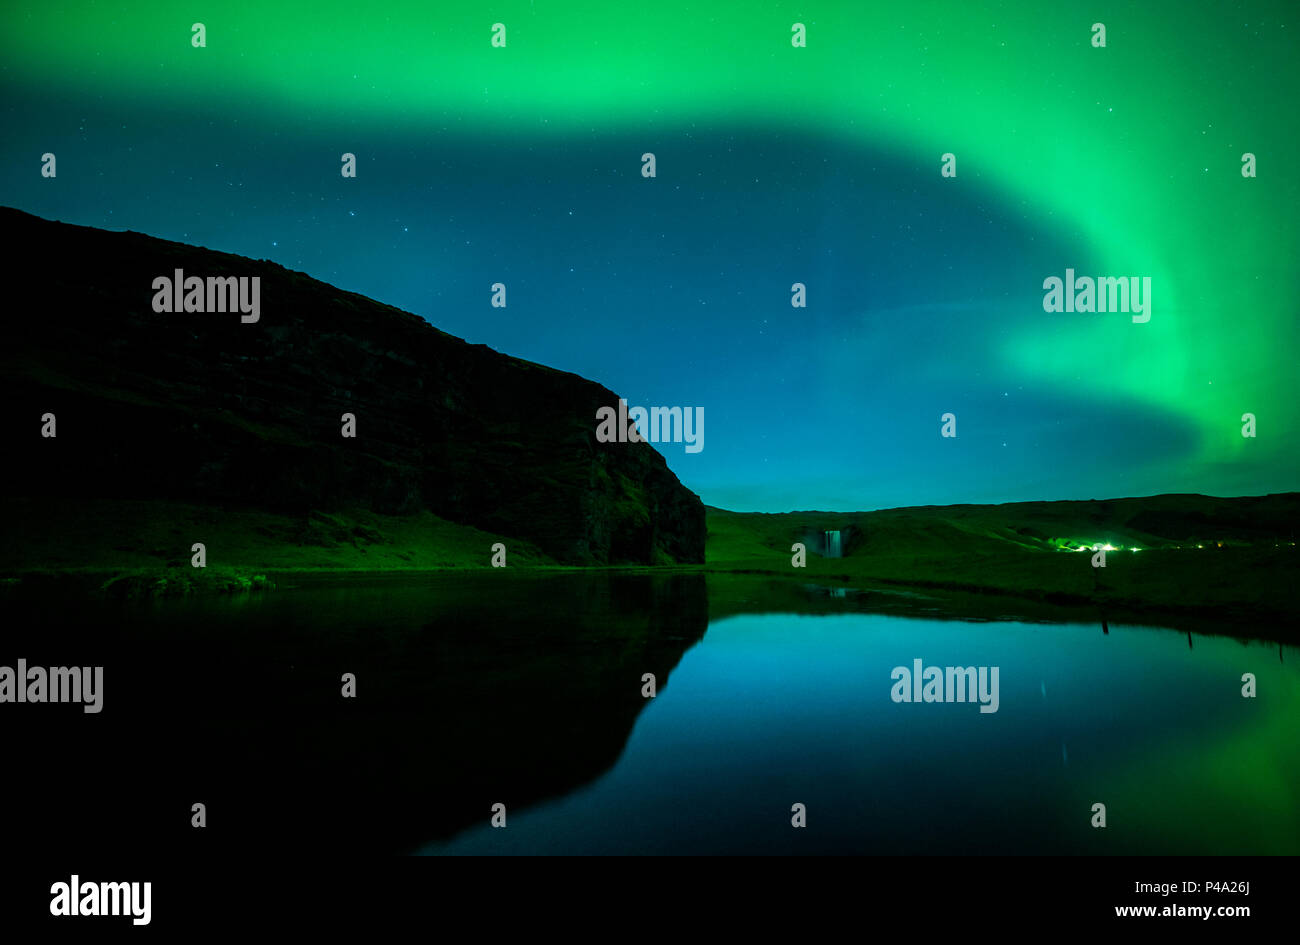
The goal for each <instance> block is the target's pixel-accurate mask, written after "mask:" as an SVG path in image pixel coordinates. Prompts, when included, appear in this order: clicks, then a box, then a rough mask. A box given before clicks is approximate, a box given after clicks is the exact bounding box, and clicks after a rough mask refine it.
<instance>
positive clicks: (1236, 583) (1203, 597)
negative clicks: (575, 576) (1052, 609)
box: [706, 496, 1300, 618]
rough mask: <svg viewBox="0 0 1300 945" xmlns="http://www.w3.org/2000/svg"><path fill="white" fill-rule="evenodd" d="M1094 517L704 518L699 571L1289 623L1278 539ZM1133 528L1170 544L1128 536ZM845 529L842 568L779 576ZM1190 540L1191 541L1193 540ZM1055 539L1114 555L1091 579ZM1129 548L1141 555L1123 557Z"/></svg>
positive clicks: (968, 513) (1135, 504)
mask: <svg viewBox="0 0 1300 945" xmlns="http://www.w3.org/2000/svg"><path fill="white" fill-rule="evenodd" d="M1166 500H1167V501H1166ZM1210 501H1213V502H1221V501H1222V500H1210ZM1096 505H1110V506H1112V508H1111V509H1110V511H1109V512H1108V513H1106V512H1103V513H1102V514H1100V515H1099V514H1098V511H1099V510H1098V509H1097V508H1095V507H1093V506H1094V504H1090V503H1065V502H1052V503H1047V502H1043V503H1017V504H1015V505H1006V506H948V507H925V508H916V509H891V510H887V511H881V512H868V513H850V514H837V513H825V512H807V513H786V514H780V515H763V514H743V513H734V512H726V511H723V510H720V509H710V510H709V519H708V522H709V544H708V557H707V565H706V566H707V567H708V568H709V569H711V570H718V571H742V570H745V571H762V572H770V573H773V574H783V573H788V574H794V575H800V576H802V577H804V579H806V580H813V581H817V580H821V581H847V582H850V583H853V584H857V585H866V586H869V585H871V584H896V585H912V586H918V587H932V588H948V589H954V590H965V591H980V592H995V593H1006V594H1013V595H1016V596H1020V597H1027V598H1033V599H1037V600H1045V601H1050V602H1058V603H1084V602H1088V603H1093V602H1098V603H1102V604H1110V605H1113V606H1116V607H1120V606H1126V607H1132V608H1142V609H1149V608H1153V607H1154V608H1157V609H1165V610H1181V609H1204V608H1213V609H1216V610H1220V611H1222V612H1223V613H1224V614H1225V615H1229V616H1246V615H1252V614H1253V615H1260V616H1262V617H1266V618H1272V617H1274V616H1278V615H1292V616H1294V615H1295V614H1296V611H1297V604H1296V601H1295V597H1294V594H1293V591H1292V583H1293V582H1294V580H1295V576H1296V574H1297V566H1298V565H1300V550H1298V549H1297V548H1296V546H1295V545H1294V544H1293V543H1292V540H1291V534H1290V532H1289V531H1288V530H1287V528H1286V527H1284V526H1280V527H1279V528H1277V529H1275V531H1276V532H1278V534H1277V535H1275V536H1274V537H1272V538H1269V537H1265V536H1264V535H1262V534H1261V533H1259V532H1258V530H1257V527H1256V526H1255V525H1254V524H1252V523H1249V522H1247V523H1244V524H1243V523H1242V522H1237V521H1226V520H1223V519H1219V520H1216V518H1215V517H1214V516H1212V515H1204V514H1202V513H1203V511H1204V509H1205V500H1204V499H1203V497H1194V496H1170V497H1158V498H1157V499H1153V500H1119V501H1117V502H1115V503H1098V504H1096ZM1115 506H1118V508H1115ZM1153 508H1154V509H1155V513H1154V514H1153V512H1152V509H1153ZM1135 518H1136V519H1137V521H1138V522H1139V523H1141V524H1144V525H1146V524H1150V525H1155V524H1159V526H1160V527H1161V529H1162V530H1163V531H1166V532H1173V533H1175V534H1178V535H1179V536H1180V537H1178V538H1170V537H1167V536H1160V535H1155V534H1152V533H1151V532H1149V531H1144V530H1143V529H1141V528H1137V527H1133V526H1132V525H1130V524H1128V523H1129V522H1131V521H1132V520H1133V519H1135ZM850 525H852V526H856V527H857V528H858V529H859V530H860V532H861V536H860V539H859V540H858V541H857V542H856V543H851V544H850V545H849V547H848V548H847V549H846V556H845V557H843V558H822V557H820V556H819V555H817V554H814V553H811V552H810V553H809V554H808V556H807V566H806V567H805V568H802V569H796V568H794V567H792V566H791V563H790V561H791V550H790V548H791V545H792V544H793V543H794V542H796V541H801V540H806V536H807V533H808V531H809V530H813V531H820V530H824V529H832V528H833V529H841V530H845V529H847V527H848V526H850ZM1198 530H1199V532H1200V533H1203V534H1201V535H1200V536H1199V538H1198ZM1184 534H1186V535H1187V536H1188V537H1182V536H1183V535H1184ZM1208 536H1214V537H1213V538H1211V537H1208ZM1061 539H1068V540H1070V541H1071V542H1072V543H1082V542H1083V541H1087V542H1093V541H1095V542H1100V543H1110V544H1112V545H1115V546H1116V547H1121V548H1123V549H1124V550H1119V551H1113V552H1110V553H1108V554H1107V555H1106V567H1105V568H1104V569H1103V568H1093V567H1092V565H1091V559H1092V555H1091V554H1090V553H1086V552H1074V551H1062V550H1059V548H1060V547H1061V545H1062V544H1064V542H1062V541H1061ZM1220 541H1222V546H1220ZM1198 544H1199V545H1200V546H1201V547H1199V548H1198V547H1197V545H1198ZM1134 546H1136V547H1138V548H1140V549H1141V550H1140V551H1137V552H1133V551H1130V550H1128V549H1129V548H1131V547H1134Z"/></svg>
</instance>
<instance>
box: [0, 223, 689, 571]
mask: <svg viewBox="0 0 1300 945" xmlns="http://www.w3.org/2000/svg"><path fill="white" fill-rule="evenodd" d="M0 232H3V233H4V234H5V236H6V237H7V240H6V241H7V242H8V244H9V246H11V247H12V249H10V250H8V251H7V254H8V257H9V258H8V263H9V268H10V272H11V273H12V274H13V276H12V278H11V293H10V296H9V301H10V302H11V303H12V304H11V305H10V306H8V315H7V318H6V319H5V322H6V324H5V334H6V336H7V339H8V340H7V343H6V344H5V345H4V350H3V352H0V389H3V391H4V394H5V396H6V398H7V404H8V409H9V410H10V411H11V412H10V421H11V424H10V425H11V427H12V428H13V429H12V432H11V443H12V444H14V446H13V449H12V452H11V458H10V461H9V463H7V464H6V465H7V467H8V468H7V470H6V479H7V480H8V492H9V494H10V495H20V496H36V497H48V498H50V499H51V500H54V501H60V502H71V503H75V502H76V501H77V499H78V498H83V497H95V498H104V497H117V498H142V497H148V498H166V499H178V500H184V501H189V502H197V503H213V504H219V505H232V506H242V507H253V508H263V509H267V510H271V511H278V512H291V513H298V512H306V511H309V510H325V511H328V510H332V509H339V508H367V509H372V510H374V511H377V512H384V513H389V514H404V513H409V512H414V511H417V510H419V509H421V508H425V509H428V510H429V511H431V512H433V513H434V514H436V515H438V516H440V517H442V518H445V519H448V520H450V521H453V522H460V523H464V524H468V525H474V526H476V527H478V528H481V529H484V530H485V531H490V532H494V533H497V534H502V535H508V536H512V537H518V538H521V539H525V540H528V541H530V542H532V543H533V544H535V545H536V546H537V547H538V548H540V549H541V550H542V551H544V552H546V553H547V554H549V555H551V556H552V557H554V558H555V559H557V560H559V561H563V562H568V563H575V564H605V563H622V562H631V563H665V562H699V561H703V558H704V538H705V524H704V507H703V505H702V503H701V502H700V500H699V498H698V497H697V496H695V495H694V494H693V493H691V492H690V491H689V490H687V489H686V488H685V487H683V486H682V485H681V483H680V482H678V480H677V477H676V476H674V475H673V473H672V472H671V471H670V470H669V469H668V467H667V465H666V464H665V462H664V460H663V457H662V456H660V455H659V454H658V453H657V452H656V451H655V450H654V449H653V448H652V447H650V446H649V445H647V444H644V443H599V442H597V441H596V437H595V429H596V419H595V418H596V412H597V410H598V409H599V408H600V407H602V406H615V405H617V403H618V398H617V396H616V395H615V394H614V393H612V392H611V391H609V390H606V389H605V388H603V387H601V386H600V385H598V384H595V383H592V382H590V381H587V380H584V379H583V378H580V377H578V376H576V375H573V374H566V373H563V372H560V371H556V370H552V369H550V368H546V367H542V366H541V365H537V364H532V363H530V362H527V361H521V360H519V359H516V358H511V357H507V356H505V355H502V354H499V353H497V352H495V351H493V350H491V349H489V348H487V347H486V346H483V345H471V344H468V343H466V342H464V341H462V340H460V339H458V338H454V337H452V336H450V335H447V334H445V333H443V332H440V331H438V330H437V329H435V328H433V327H432V326H430V325H429V324H428V323H427V322H425V321H424V320H423V319H421V318H419V317H417V316H415V315H412V314H409V313H407V312H403V311H400V310H398V309H395V308H392V307H391V306H387V305H383V304H380V303H378V302H374V301H372V300H370V299H367V298H364V297H363V296H359V295H355V294H353V293H350V292H344V291H342V290H339V289H336V288H334V287H333V286H330V285H326V284H325V283H322V282H317V281H316V280H314V279H311V278H309V277H307V276H306V275H304V274H302V273H297V272H293V271H290V270H287V269H284V268H283V267H281V266H278V265H276V264H274V263H270V262H265V261H256V260H251V259H246V258H244V257H241V256H234V255H230V254H226V253H217V252H213V251H210V250H205V249H200V248H197V247H193V246H188V245H185V244H182V243H173V242H168V241H164V240H158V239H153V238H151V237H147V236H143V235H140V234H136V233H110V232H107V231H103V230H96V229H92V228H87V227H78V226H71V225H67V224H61V223H53V222H50V221H46V220H42V219H40V218H37V217H33V216H30V215H28V214H25V213H22V212H19V211H16V210H11V209H0ZM178 269H180V270H183V271H184V274H185V276H186V277H187V278H188V277H190V276H199V277H203V278H206V277H209V276H213V277H225V276H235V277H241V276H243V277H252V276H258V277H260V317H259V319H258V321H257V322H255V323H251V324H246V323H243V322H242V321H241V315H240V313H239V312H237V311H236V312H161V313H159V312H155V311H154V310H153V299H154V294H155V292H154V289H153V283H154V280H155V279H156V278H157V277H160V276H167V277H169V278H171V277H173V275H174V271H175V270H178ZM46 413H53V414H55V415H56V418H57V437H56V438H55V439H53V440H49V439H42V438H41V436H40V418H41V417H42V415H43V414H46ZM344 413H351V414H354V415H355V418H356V421H355V422H356V434H357V435H356V437H355V438H352V439H348V438H344V437H343V436H342V435H341V429H342V426H343V424H342V421H341V419H340V418H341V416H342V414H344ZM29 437H30V440H29V439H28V438H29ZM485 552H486V550H485Z"/></svg>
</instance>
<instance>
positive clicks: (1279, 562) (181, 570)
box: [0, 496, 1300, 620]
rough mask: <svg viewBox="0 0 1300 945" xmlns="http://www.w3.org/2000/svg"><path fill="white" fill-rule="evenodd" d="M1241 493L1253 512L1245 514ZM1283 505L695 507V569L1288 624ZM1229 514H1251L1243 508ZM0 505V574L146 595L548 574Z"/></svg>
mask: <svg viewBox="0 0 1300 945" xmlns="http://www.w3.org/2000/svg"><path fill="white" fill-rule="evenodd" d="M1252 501H1255V502H1266V503H1267V504H1266V505H1262V506H1261V505H1256V506H1254V507H1251V506H1250V505H1249V503H1250V502H1252ZM1297 502H1300V496H1283V497H1270V499H1268V500H1233V501H1229V500H1220V499H1207V498H1206V497H1201V496H1160V497H1154V498H1151V499H1133V500H1114V501H1112V502H1104V503H1087V502H1041V503H1017V504H1014V505H1004V506H946V507H924V508H913V509H892V510H886V511H880V512H866V513H848V514H841V513H828V512H797V513H786V514H780V515H765V514H745V513H734V512H726V511H723V510H720V509H709V512H708V528H709V541H708V550H707V560H706V564H705V565H704V566H703V570H707V571H711V572H751V573H752V572H759V573H763V574H769V575H772V576H774V577H776V578H780V579H789V580H792V581H798V582H805V583H806V582H822V583H847V584H850V585H853V586H857V587H872V586H875V587H881V586H912V587H919V588H931V589H944V590H947V591H965V592H976V593H983V594H987V593H997V594H1010V595H1015V596H1017V597H1020V598H1026V599H1033V600H1036V601H1045V602H1048V603H1056V604H1079V603H1089V604H1092V603H1101V604H1103V605H1107V606H1114V607H1116V608H1124V607H1128V608H1133V609H1141V610H1144V611H1149V610H1152V609H1155V610H1165V611H1179V610H1184V611H1185V610H1201V611H1205V610H1207V609H1208V610H1209V611H1212V612H1218V613H1222V614H1223V615H1224V616H1227V617H1231V618H1233V619H1238V620H1240V619H1254V618H1259V619H1264V620H1274V619H1275V618H1277V617H1279V616H1283V617H1285V616H1289V617H1294V616H1296V615H1297V603H1296V599H1295V595H1294V594H1293V587H1292V585H1293V582H1294V579H1295V576H1296V574H1297V565H1298V564H1300V551H1298V550H1297V548H1296V547H1295V545H1293V544H1291V540H1292V539H1293V537H1294V536H1293V535H1291V533H1290V532H1289V531H1288V529H1289V528H1290V527H1291V526H1290V525H1289V524H1288V523H1290V522H1292V521H1294V519H1293V517H1292V515H1291V512H1290V510H1291V509H1292V508H1293V507H1294V506H1295V505H1296V504H1297ZM1243 508H1248V509H1249V508H1253V511H1249V514H1246V513H1243V512H1242V511H1241V510H1242V509H1243ZM0 509H2V514H3V515H4V517H5V521H6V522H7V523H8V526H9V527H8V528H7V531H8V532H9V535H10V537H11V540H9V541H7V542H6V543H4V545H3V546H0V575H6V574H7V575H22V574H31V573H35V574H41V573H55V574H67V573H70V572H71V573H76V574H82V575H87V576H93V577H96V578H98V579H100V580H105V579H109V578H113V577H118V578H121V577H123V576H125V577H126V578H128V579H132V580H135V581H136V582H137V584H139V583H141V582H143V583H144V584H145V585H147V586H145V587H143V588H137V590H141V589H142V590H143V591H145V592H151V593H172V592H184V591H188V590H192V589H194V588H195V587H196V586H210V587H213V588H215V589H239V588H242V587H246V586H248V585H249V580H250V578H255V577H257V576H258V575H271V576H274V575H275V574H277V573H284V572H295V571H305V570H310V571H328V570H340V571H350V572H356V571H402V570H409V571H423V570H432V569H447V568H453V569H459V568H486V567H489V566H490V559H491V547H492V545H493V544H494V543H495V542H497V541H501V542H503V543H504V544H505V545H506V547H507V549H508V564H509V565H510V566H511V567H513V568H552V567H557V565H556V564H555V562H554V561H552V560H551V559H549V558H547V557H546V556H545V555H543V554H541V553H540V552H539V551H537V549H536V548H534V547H532V546H530V545H528V544H526V543H524V542H521V541H517V540H515V539H511V538H508V537H503V536H499V535H493V534H489V533H487V532H483V531H480V530H478V529H475V528H471V527H468V526H463V525H457V524H453V523H451V522H446V521H443V520H441V519H438V518H436V517H435V516H433V515H430V514H428V513H424V514H421V515H418V516H412V517H393V516H384V515H377V514H374V513H371V512H366V511H356V512H347V513H337V514H329V515H326V514H323V513H312V514H310V515H304V516H298V517H292V516H285V515H276V514H270V513H266V512H260V511H253V510H238V509H215V508H209V507H204V506H196V505H188V504H184V503H174V502H158V501H134V500H121V501H107V500H105V501H95V502H87V503H81V504H79V505H78V506H77V508H76V509H75V510H71V509H67V508H63V507H60V506H49V505H46V504H35V503H32V502H30V501H27V500H22V499H6V500H4V501H3V503H2V505H0ZM831 528H834V529H842V530H845V532H846V534H847V535H849V536H850V540H849V542H848V545H847V547H846V556H845V557H843V558H835V559H827V558H822V557H820V556H819V555H817V554H815V553H813V552H812V551H810V552H809V554H808V556H807V566H806V567H805V568H794V567H792V566H791V563H790V559H791V551H790V546H791V544H792V543H793V542H795V541H801V540H809V538H810V535H811V534H812V533H817V532H820V531H822V530H825V529H831ZM850 528H852V529H854V530H855V532H849V531H848V530H849V529H850ZM1151 529H1156V530H1158V531H1159V532H1162V533H1163V534H1156V533H1154V532H1153V531H1151ZM1269 531H1271V532H1272V533H1273V534H1272V535H1271V536H1269V535H1267V534H1266V533H1267V532H1269ZM1171 535H1173V536H1176V537H1170V536H1171ZM14 539H16V540H14ZM1063 540H1068V542H1073V543H1076V544H1077V543H1082V542H1088V543H1091V542H1093V541H1100V542H1110V543H1112V544H1114V545H1116V546H1120V547H1123V548H1125V549H1127V548H1129V547H1132V546H1137V547H1139V548H1141V549H1142V550H1141V551H1139V552H1132V551H1129V550H1121V551H1114V552H1111V553H1109V554H1108V555H1107V562H1106V564H1107V566H1106V568H1104V569H1094V568H1093V567H1092V566H1091V557H1092V555H1091V554H1089V553H1081V552H1070V551H1062V550H1059V549H1060V547H1061V546H1062V544H1065V543H1066V541H1063ZM196 541H202V542H203V543H204V544H205V545H206V547H207V559H208V567H207V568H206V569H203V570H200V569H194V568H191V567H190V566H189V560H190V545H191V544H192V543H193V542H196ZM1219 541H1222V542H1223V547H1220V545H1219ZM1197 544H1200V545H1202V546H1203V547H1201V548H1197V547H1196V545H1197ZM810 547H812V546H811V545H810ZM678 570H682V569H678ZM686 570H696V568H687V569H686Z"/></svg>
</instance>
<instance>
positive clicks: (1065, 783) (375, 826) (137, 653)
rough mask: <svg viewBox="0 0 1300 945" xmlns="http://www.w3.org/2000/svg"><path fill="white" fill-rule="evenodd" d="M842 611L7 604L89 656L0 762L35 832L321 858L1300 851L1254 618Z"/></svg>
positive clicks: (447, 592) (28, 715) (816, 596)
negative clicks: (1158, 622)
mask: <svg viewBox="0 0 1300 945" xmlns="http://www.w3.org/2000/svg"><path fill="white" fill-rule="evenodd" d="M286 584H294V585H297V586H285V585H286ZM844 593H845V592H844V591H843V590H837V591H834V592H828V591H827V590H826V589H823V588H816V587H810V586H809V587H805V586H801V585H798V584H794V583H791V582H777V581H773V580H770V579H762V578H757V577H748V578H746V577H727V576H710V577H708V578H707V579H706V578H705V577H704V576H701V575H698V574H677V575H667V576H659V575H645V574H619V573H584V574H549V575H548V574H536V573H535V574H526V573H525V574H516V575H509V576H505V575H496V574H492V573H490V572H489V573H484V572H476V573H467V574H439V575H432V576H429V575H423V576H419V577H413V576H401V575H396V576H388V577H383V578H367V579H365V580H355V579H348V580H342V579H337V578H334V579H321V578H302V579H288V580H283V579H282V581H281V587H279V588H277V589H276V590H274V591H271V592H268V593H265V594H255V595H244V596H240V597H221V598H193V599H180V600H164V601H147V602H134V603H132V602H121V603H113V602H104V601H96V600H93V599H88V598H81V597H78V596H77V595H75V594H69V595H66V596H64V595H56V596H54V597H51V596H50V595H44V596H42V597H41V598H40V599H35V598H32V597H31V596H30V595H24V594H23V593H21V592H17V591H13V590H10V591H7V592H6V593H5V595H4V597H3V598H0V604H3V608H4V611H5V613H6V614H7V615H8V618H9V619H7V620H6V621H5V622H6V625H7V627H8V628H9V629H8V630H7V631H6V633H5V637H4V641H5V644H6V645H5V652H4V653H3V654H0V664H4V665H13V664H14V661H15V660H16V659H18V658H20V657H21V658H25V659H26V660H27V662H28V663H29V664H42V665H89V664H94V665H103V666H104V667H105V672H104V676H105V683H104V689H105V693H104V711H103V712H102V713H100V714H99V715H84V714H82V713H81V712H80V710H79V709H75V708H74V707H70V706H33V705H20V706H14V705H7V706H4V707H3V713H2V714H0V729H2V731H3V733H4V735H5V739H6V743H7V747H6V752H7V753H9V754H10V756H11V757H14V758H16V759H20V760H21V762H22V768H21V770H23V771H26V772H28V773H29V774H30V773H38V774H39V776H37V777H28V776H24V777H20V778H15V779H14V783H13V785H12V786H13V788H14V790H13V791H11V792H10V796H9V798H8V804H9V805H10V807H11V809H15V805H16V809H18V810H26V811H27V812H28V813H29V814H30V815H31V816H30V817H28V818H24V825H23V826H21V827H20V829H19V836H18V838H17V839H18V840H19V841H22V840H24V839H30V840H31V841H32V842H37V839H38V838H43V841H48V840H50V839H52V838H54V839H58V838H62V839H63V841H64V842H66V843H67V844H69V845H70V846H71V847H72V848H73V849H76V848H78V847H79V846H81V847H85V848H88V849H89V848H98V847H97V844H98V843H100V842H115V841H119V840H120V841H125V840H127V839H129V840H130V842H131V843H132V845H133V847H134V848H136V849H151V848H156V849H168V850H173V849H174V850H178V851H179V850H195V849H206V850H213V851H215V850H220V849H228V850H236V849H242V850H245V851H248V850H250V849H267V850H277V849H283V850H297V851H302V850H318V851H320V852H321V853H322V855H347V854H350V853H354V852H392V853H426V854H478V853H525V854H533V853H757V854H768V853H771V854H780V853H887V854H897V853H961V854H988V853H1015V854H1042V853H1066V854H1072V853H1098V854H1110V853H1122V854H1131V853H1138V854H1181V853H1213V854H1225V853H1243V854H1245V853H1291V854H1294V853H1297V852H1300V738H1298V737H1297V721H1298V720H1300V652H1297V649H1296V648H1295V647H1292V646H1280V645H1279V644H1278V643H1276V642H1269V641H1268V640H1267V637H1268V635H1269V634H1268V628H1266V627H1261V628H1260V630H1259V636H1260V637H1261V638H1262V639H1259V640H1241V639H1234V638H1231V637H1226V636H1214V635H1207V634H1204V633H1198V632H1192V633H1190V634H1189V633H1188V632H1187V631H1185V630H1173V629H1163V628H1159V627H1150V626H1136V625H1132V624H1124V623H1115V622H1111V623H1109V625H1108V626H1107V627H1106V629H1105V630H1104V631H1103V628H1102V625H1101V622H1100V621H1099V620H1094V619H1092V617H1091V616H1089V615H1084V614H1079V615H1077V617H1078V619H1077V622H1076V621H1075V620H1065V619H1061V620H1057V621H1055V622H1031V621H1027V620H1024V619H989V615H988V614H987V613H985V614H982V615H981V617H980V619H978V620H971V619H963V615H962V613H960V612H954V609H953V608H952V606H951V605H948V604H943V603H940V602H938V601H934V600H930V599H927V598H925V597H923V596H919V595H901V594H900V595H885V594H866V595H858V594H854V593H852V592H849V593H848V595H847V596H844V597H840V596H838V595H840V594H844ZM957 610H958V611H959V610H960V608H958V609H957ZM917 659H919V660H921V661H922V662H923V664H924V665H925V666H927V667H929V666H939V667H948V666H963V667H965V666H976V667H997V668H998V703H997V704H998V708H997V711H996V712H987V713H981V712H980V711H979V706H978V704H976V703H974V702H965V703H944V702H935V703H899V702H895V701H894V700H893V699H892V698H891V690H892V689H893V688H894V680H893V678H891V672H892V671H893V669H894V668H895V667H899V666H905V667H908V668H909V669H910V668H911V667H912V666H913V661H914V660H917ZM344 673H352V674H354V675H355V677H356V698H354V699H345V698H343V697H342V696H341V685H342V684H341V679H342V675H343V674H344ZM645 673H653V674H654V675H655V677H656V681H657V694H656V696H655V697H654V698H645V697H643V696H642V686H643V682H642V679H643V675H644V674H645ZM1244 673H1252V674H1254V676H1255V679H1256V687H1257V695H1256V697H1255V698H1243V696H1242V686H1243V683H1242V681H1241V679H1242V675H1243V674H1244ZM11 770H18V769H11ZM193 802H202V803H204V804H205V805H206V807H207V812H208V826H207V827H206V828H205V829H204V830H202V831H196V830H194V829H193V828H191V827H190V823H189V818H190V809H191V804H192V803H193ZM496 803H502V804H505V805H506V818H507V826H506V827H505V828H504V829H502V828H494V827H492V826H490V823H489V821H490V818H491V816H492V814H491V808H492V805H493V804H496ZM1098 803H1101V804H1104V805H1105V816H1106V827H1105V828H1104V829H1099V828H1095V827H1093V826H1092V821H1093V819H1094V813H1093V805H1094V804H1098ZM794 804H802V805H804V808H805V810H806V823H807V826H806V827H803V828H798V829H796V828H795V827H792V825H791V817H792V813H791V808H792V805H794ZM29 830H30V832H31V835H30V837H25V836H24V834H25V833H26V832H27V831H29Z"/></svg>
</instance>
